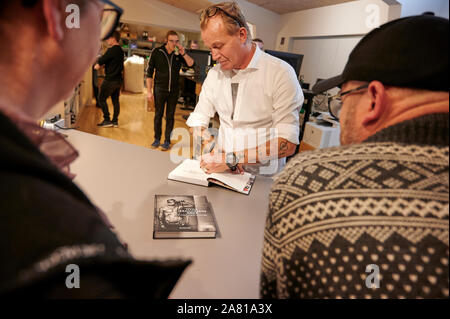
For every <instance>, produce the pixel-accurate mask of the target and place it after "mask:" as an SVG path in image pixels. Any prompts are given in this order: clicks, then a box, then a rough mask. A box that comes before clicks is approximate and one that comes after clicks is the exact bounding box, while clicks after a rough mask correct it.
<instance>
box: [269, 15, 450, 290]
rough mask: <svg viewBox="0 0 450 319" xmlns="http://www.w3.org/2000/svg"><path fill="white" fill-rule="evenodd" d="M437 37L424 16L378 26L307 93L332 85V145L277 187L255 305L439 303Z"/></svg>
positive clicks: (443, 120)
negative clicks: (264, 301)
mask: <svg viewBox="0 0 450 319" xmlns="http://www.w3.org/2000/svg"><path fill="white" fill-rule="evenodd" d="M448 32H449V23H448V20H447V19H443V18H437V17H433V16H425V15H422V16H415V17H408V18H403V19H399V20H395V21H392V22H390V23H387V24H385V25H382V26H381V27H379V28H377V29H375V30H373V31H372V32H370V33H369V34H368V35H366V36H365V37H364V38H363V39H362V40H361V41H360V42H359V44H358V45H357V46H356V47H355V49H354V50H353V51H352V53H351V55H350V57H349V60H348V62H347V65H346V67H345V69H344V71H343V73H342V74H341V75H339V76H337V77H334V78H331V79H328V80H325V81H322V82H319V83H318V84H317V85H316V86H315V87H314V88H313V91H314V92H315V93H320V92H324V91H326V90H329V89H331V88H333V87H336V86H339V87H341V91H340V92H342V93H340V94H338V95H337V96H334V97H331V98H330V99H329V104H330V113H332V114H333V115H335V116H336V117H339V118H340V124H341V144H342V146H341V147H337V148H329V149H322V150H316V151H312V152H306V153H303V154H300V155H297V156H296V157H295V158H294V159H292V160H291V161H290V162H289V164H288V165H287V166H286V167H285V169H284V171H283V172H282V173H281V174H280V175H279V176H278V178H277V179H276V181H275V183H274V185H273V188H272V191H271V195H270V212H269V215H268V218H267V222H266V228H265V235H264V251H263V259H262V274H261V287H260V293H261V297H262V298H448V297H449V277H448V269H449V268H448V255H449V232H448V230H449V133H448V132H449V131H448V130H449V114H448V112H449V93H448V92H449V81H448V71H449V68H448V62H449V61H448V45H449V44H448ZM337 99H339V100H341V101H342V104H341V105H342V108H341V110H340V112H338V111H339V110H338V109H339V108H338V107H335V106H336V104H335V102H336V100H337Z"/></svg>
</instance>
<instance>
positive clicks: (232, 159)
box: [225, 152, 239, 172]
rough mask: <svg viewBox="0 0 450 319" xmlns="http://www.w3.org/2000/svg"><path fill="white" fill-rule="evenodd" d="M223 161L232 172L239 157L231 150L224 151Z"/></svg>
mask: <svg viewBox="0 0 450 319" xmlns="http://www.w3.org/2000/svg"><path fill="white" fill-rule="evenodd" d="M225 163H226V164H227V166H228V168H229V169H231V170H232V171H233V172H234V171H235V170H236V168H237V166H238V164H239V158H238V157H237V156H236V154H235V153H233V152H230V153H226V154H225Z"/></svg>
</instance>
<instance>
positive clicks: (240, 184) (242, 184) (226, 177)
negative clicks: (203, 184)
mask: <svg viewBox="0 0 450 319" xmlns="http://www.w3.org/2000/svg"><path fill="white" fill-rule="evenodd" d="M208 177H209V178H212V179H216V180H218V181H220V182H222V183H224V184H226V185H228V186H230V187H231V188H233V189H235V190H237V191H238V192H244V189H245V188H246V186H247V185H248V184H249V180H250V178H251V177H252V175H251V174H250V173H244V174H243V175H241V174H233V173H213V174H211V175H208Z"/></svg>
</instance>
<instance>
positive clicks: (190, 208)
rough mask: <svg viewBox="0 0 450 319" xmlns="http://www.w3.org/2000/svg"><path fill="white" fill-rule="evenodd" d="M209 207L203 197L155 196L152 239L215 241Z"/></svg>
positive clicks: (213, 223)
mask: <svg viewBox="0 0 450 319" xmlns="http://www.w3.org/2000/svg"><path fill="white" fill-rule="evenodd" d="M209 205H210V204H209V203H208V200H207V198H206V196H197V195H194V196H191V195H179V196H177V195H155V212H154V214H155V215H154V225H153V238H155V239H159V238H215V237H216V230H217V227H216V223H215V219H214V215H213V212H212V210H211V208H210V206H209Z"/></svg>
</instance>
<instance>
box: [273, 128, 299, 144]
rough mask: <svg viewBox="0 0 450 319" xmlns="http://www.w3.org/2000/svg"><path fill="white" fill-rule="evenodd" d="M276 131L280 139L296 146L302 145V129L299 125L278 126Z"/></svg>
mask: <svg viewBox="0 0 450 319" xmlns="http://www.w3.org/2000/svg"><path fill="white" fill-rule="evenodd" d="M276 129H277V131H278V138H284V139H285V140H287V141H289V142H291V143H293V144H295V145H298V144H300V141H299V135H300V127H299V126H298V125H293V124H278V125H277V126H276Z"/></svg>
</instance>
